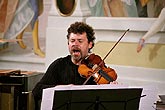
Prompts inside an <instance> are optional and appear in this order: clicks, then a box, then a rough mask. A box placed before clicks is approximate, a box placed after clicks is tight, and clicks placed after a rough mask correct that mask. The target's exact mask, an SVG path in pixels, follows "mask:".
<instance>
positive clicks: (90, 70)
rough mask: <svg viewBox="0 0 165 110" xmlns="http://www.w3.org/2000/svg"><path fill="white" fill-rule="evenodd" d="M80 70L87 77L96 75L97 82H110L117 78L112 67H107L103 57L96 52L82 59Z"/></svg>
mask: <svg viewBox="0 0 165 110" xmlns="http://www.w3.org/2000/svg"><path fill="white" fill-rule="evenodd" d="M78 72H79V73H80V75H81V76H82V77H85V78H89V77H91V76H92V77H94V81H95V82H96V83H97V84H108V83H110V82H112V81H115V80H116V79H117V74H116V72H115V71H114V70H113V69H112V68H110V67H106V66H105V63H104V61H103V60H102V59H101V57H100V56H98V55H95V54H91V55H89V56H88V57H87V58H85V59H84V60H82V62H81V65H80V66H79V68H78Z"/></svg>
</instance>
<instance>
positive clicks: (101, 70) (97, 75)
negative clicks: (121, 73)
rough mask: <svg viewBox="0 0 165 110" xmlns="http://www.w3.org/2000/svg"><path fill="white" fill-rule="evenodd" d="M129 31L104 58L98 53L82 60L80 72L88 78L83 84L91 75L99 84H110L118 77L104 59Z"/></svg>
mask: <svg viewBox="0 0 165 110" xmlns="http://www.w3.org/2000/svg"><path fill="white" fill-rule="evenodd" d="M128 31H129V29H128V30H127V31H125V33H124V34H123V35H122V36H121V38H120V39H119V40H118V41H117V42H116V43H115V45H114V46H113V48H111V50H110V51H109V52H108V53H107V54H106V56H105V57H104V58H103V59H101V57H100V56H98V55H95V54H90V55H89V56H87V57H86V58H84V59H83V60H82V61H81V65H79V68H78V72H79V73H80V75H81V76H82V77H84V78H86V81H85V82H84V83H83V85H85V84H86V83H87V82H88V80H89V79H90V78H91V77H93V78H94V81H95V82H96V83H97V84H108V83H110V82H113V81H115V80H116V79H117V74H116V72H115V71H114V70H113V69H112V68H110V67H107V66H106V65H105V63H104V60H105V59H106V58H107V56H108V55H109V54H110V52H111V51H112V50H113V49H114V48H115V46H116V45H117V44H118V43H119V42H120V40H121V39H122V38H123V36H124V35H125V34H126V32H128Z"/></svg>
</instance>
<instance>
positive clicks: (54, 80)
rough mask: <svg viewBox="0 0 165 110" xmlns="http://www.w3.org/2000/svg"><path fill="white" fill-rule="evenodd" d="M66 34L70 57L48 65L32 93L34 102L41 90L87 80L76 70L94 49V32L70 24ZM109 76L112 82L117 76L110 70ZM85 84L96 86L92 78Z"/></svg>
mask: <svg viewBox="0 0 165 110" xmlns="http://www.w3.org/2000/svg"><path fill="white" fill-rule="evenodd" d="M67 32H68V34H67V40H68V49H69V52H70V55H67V56H66V57H62V58H58V59H56V60H55V61H54V62H52V64H50V66H49V67H48V69H47V71H46V73H45V74H44V76H43V78H42V79H41V80H40V81H39V82H38V83H37V85H36V86H35V88H34V89H33V91H32V93H33V96H34V99H35V101H36V102H37V101H39V100H41V99H42V90H43V89H45V88H49V87H54V86H56V85H68V84H74V85H82V84H83V83H84V82H85V81H86V80H87V78H86V77H82V75H81V74H80V73H79V71H78V69H79V65H81V62H82V60H83V59H85V58H86V57H87V56H89V55H90V53H91V52H90V50H91V49H92V48H93V47H94V40H95V36H94V35H95V32H94V30H93V28H92V27H91V26H89V25H87V24H86V23H84V22H75V23H73V24H71V25H70V27H69V28H68V30H67ZM109 75H110V76H111V75H112V76H113V77H112V79H113V81H115V80H116V79H117V74H116V72H115V70H113V69H112V68H110V74H109ZM113 81H112V82H113ZM86 84H88V85H96V84H98V83H97V82H96V81H94V78H90V79H89V80H88V81H87V83H86ZM36 109H37V108H36Z"/></svg>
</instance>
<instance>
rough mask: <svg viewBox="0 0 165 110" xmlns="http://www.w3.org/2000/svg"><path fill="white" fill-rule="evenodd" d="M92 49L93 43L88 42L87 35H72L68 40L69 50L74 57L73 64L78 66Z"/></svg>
mask: <svg viewBox="0 0 165 110" xmlns="http://www.w3.org/2000/svg"><path fill="white" fill-rule="evenodd" d="M91 47H92V42H88V39H87V36H86V33H85V32H84V33H83V34H79V33H78V34H74V33H71V34H70V37H69V39H68V48H69V52H70V54H71V56H72V61H73V63H75V64H77V63H78V62H79V61H80V60H81V59H83V58H85V57H86V56H87V55H88V50H89V48H91Z"/></svg>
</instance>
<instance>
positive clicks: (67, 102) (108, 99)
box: [52, 88, 142, 110]
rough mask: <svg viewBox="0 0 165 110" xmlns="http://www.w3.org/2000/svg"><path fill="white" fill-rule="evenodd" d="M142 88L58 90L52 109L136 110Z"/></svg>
mask: <svg viewBox="0 0 165 110" xmlns="http://www.w3.org/2000/svg"><path fill="white" fill-rule="evenodd" d="M141 93H142V88H119V89H86V90H60V91H58V90H57V91H55V93H54V102H53V108H52V110H138V109H139V101H140V98H141V97H142V96H141Z"/></svg>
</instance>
